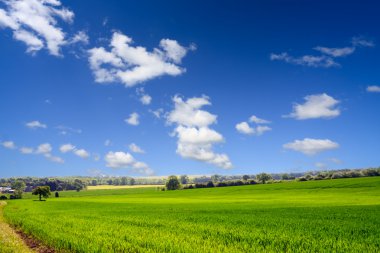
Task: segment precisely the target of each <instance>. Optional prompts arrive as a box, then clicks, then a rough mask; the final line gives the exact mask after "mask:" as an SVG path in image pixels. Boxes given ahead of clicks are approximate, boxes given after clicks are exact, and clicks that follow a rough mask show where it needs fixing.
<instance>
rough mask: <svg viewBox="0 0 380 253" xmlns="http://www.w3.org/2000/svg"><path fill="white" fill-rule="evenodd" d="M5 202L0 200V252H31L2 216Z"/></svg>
mask: <svg viewBox="0 0 380 253" xmlns="http://www.w3.org/2000/svg"><path fill="white" fill-rule="evenodd" d="M5 205H6V202H4V201H0V252H1V253H29V252H32V251H30V250H29V249H28V247H27V246H26V245H25V244H24V242H23V241H22V239H21V238H20V237H19V236H18V235H17V234H16V233H15V232H14V230H13V229H12V228H10V227H9V225H8V224H7V223H5V221H4V218H3V208H4V206H5Z"/></svg>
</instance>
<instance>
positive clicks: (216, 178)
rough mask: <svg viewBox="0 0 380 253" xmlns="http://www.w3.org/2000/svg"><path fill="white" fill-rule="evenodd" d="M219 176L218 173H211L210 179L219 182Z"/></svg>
mask: <svg viewBox="0 0 380 253" xmlns="http://www.w3.org/2000/svg"><path fill="white" fill-rule="evenodd" d="M220 178H221V176H220V175H218V174H215V175H212V176H211V180H212V181H213V182H214V183H217V182H219V181H220Z"/></svg>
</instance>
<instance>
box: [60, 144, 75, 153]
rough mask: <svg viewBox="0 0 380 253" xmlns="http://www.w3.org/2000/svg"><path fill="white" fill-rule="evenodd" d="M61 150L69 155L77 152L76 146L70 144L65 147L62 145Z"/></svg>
mask: <svg viewBox="0 0 380 253" xmlns="http://www.w3.org/2000/svg"><path fill="white" fill-rule="evenodd" d="M59 150H60V151H61V152H62V153H67V152H71V151H74V150H75V146H74V145H72V144H70V143H68V144H64V145H61V147H60V148H59Z"/></svg>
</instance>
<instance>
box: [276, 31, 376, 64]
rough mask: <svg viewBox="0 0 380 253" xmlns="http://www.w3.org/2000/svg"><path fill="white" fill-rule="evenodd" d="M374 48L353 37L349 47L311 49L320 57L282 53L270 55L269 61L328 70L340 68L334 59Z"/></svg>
mask: <svg viewBox="0 0 380 253" xmlns="http://www.w3.org/2000/svg"><path fill="white" fill-rule="evenodd" d="M374 46H375V43H374V42H373V41H370V40H367V39H365V38H363V37H354V38H352V39H351V45H350V46H347V47H325V46H316V47H314V48H313V49H314V50H315V51H318V52H319V53H321V54H320V55H311V54H307V55H303V56H292V55H289V54H288V53H287V52H282V53H278V54H276V53H272V54H270V59H271V60H272V61H283V62H286V63H290V64H294V65H301V66H307V67H315V68H319V67H322V68H330V67H338V66H340V64H339V63H338V62H336V60H335V59H336V58H339V57H345V56H349V55H351V54H353V53H354V52H355V51H356V49H357V48H360V47H374Z"/></svg>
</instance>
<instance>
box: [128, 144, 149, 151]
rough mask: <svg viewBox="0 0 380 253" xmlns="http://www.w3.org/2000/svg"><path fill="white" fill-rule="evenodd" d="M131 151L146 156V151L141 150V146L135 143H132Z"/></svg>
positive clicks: (130, 145)
mask: <svg viewBox="0 0 380 253" xmlns="http://www.w3.org/2000/svg"><path fill="white" fill-rule="evenodd" d="M128 147H129V149H130V150H131V151H132V152H133V153H140V154H144V153H145V151H144V150H143V149H142V148H140V147H139V146H137V145H136V144H135V143H131V144H129V146H128Z"/></svg>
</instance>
